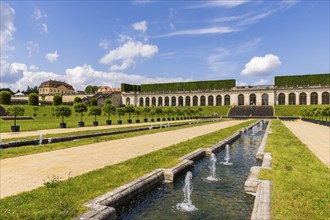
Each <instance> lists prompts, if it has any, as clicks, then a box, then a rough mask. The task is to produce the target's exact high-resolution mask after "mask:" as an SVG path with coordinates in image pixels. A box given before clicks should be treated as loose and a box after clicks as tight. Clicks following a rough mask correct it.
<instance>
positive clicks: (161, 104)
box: [158, 96, 163, 106]
mask: <svg viewBox="0 0 330 220" xmlns="http://www.w3.org/2000/svg"><path fill="white" fill-rule="evenodd" d="M158 106H163V97H161V96H159V97H158Z"/></svg>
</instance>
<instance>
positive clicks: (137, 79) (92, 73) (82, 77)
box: [65, 65, 192, 90]
mask: <svg viewBox="0 0 330 220" xmlns="http://www.w3.org/2000/svg"><path fill="white" fill-rule="evenodd" d="M65 73H66V75H65V79H67V82H68V83H70V84H71V85H72V86H73V87H74V88H75V89H78V90H82V89H84V88H85V87H86V86H87V85H90V84H93V85H113V86H114V87H120V84H121V83H131V84H144V83H161V82H184V81H191V80H192V79H191V78H188V79H185V78H181V77H175V78H162V77H156V78H150V77H146V76H142V75H137V74H127V73H121V72H114V71H110V72H104V71H97V70H94V69H93V68H92V66H90V65H83V66H76V67H74V68H71V69H67V70H66V71H65Z"/></svg>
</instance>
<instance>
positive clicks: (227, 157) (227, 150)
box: [221, 144, 233, 166]
mask: <svg viewBox="0 0 330 220" xmlns="http://www.w3.org/2000/svg"><path fill="white" fill-rule="evenodd" d="M229 160H230V156H229V145H228V144H226V155H225V162H221V164H223V165H229V166H230V165H232V164H233V163H229Z"/></svg>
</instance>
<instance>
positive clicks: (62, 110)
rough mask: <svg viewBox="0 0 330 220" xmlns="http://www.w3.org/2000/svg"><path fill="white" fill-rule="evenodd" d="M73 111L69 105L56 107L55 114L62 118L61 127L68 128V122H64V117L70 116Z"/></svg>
mask: <svg viewBox="0 0 330 220" xmlns="http://www.w3.org/2000/svg"><path fill="white" fill-rule="evenodd" d="M71 113H72V112H71V109H70V107H69V106H65V105H58V106H56V107H55V116H56V117H61V118H62V122H61V123H60V128H66V123H65V122H64V117H70V116H71Z"/></svg>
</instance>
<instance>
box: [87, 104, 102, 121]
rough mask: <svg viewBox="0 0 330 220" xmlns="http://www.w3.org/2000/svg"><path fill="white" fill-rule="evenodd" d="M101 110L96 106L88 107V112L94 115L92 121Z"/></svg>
mask: <svg viewBox="0 0 330 220" xmlns="http://www.w3.org/2000/svg"><path fill="white" fill-rule="evenodd" d="M101 113H102V110H101V108H100V107H98V106H92V107H90V108H89V114H91V115H94V121H95V122H96V116H97V115H101Z"/></svg>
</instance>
